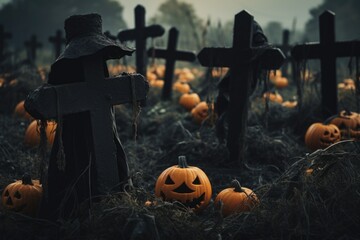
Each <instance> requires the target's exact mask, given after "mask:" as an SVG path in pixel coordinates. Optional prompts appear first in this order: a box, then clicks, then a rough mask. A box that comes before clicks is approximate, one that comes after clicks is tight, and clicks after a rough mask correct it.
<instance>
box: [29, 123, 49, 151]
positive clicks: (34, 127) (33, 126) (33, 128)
mask: <svg viewBox="0 0 360 240" xmlns="http://www.w3.org/2000/svg"><path fill="white" fill-rule="evenodd" d="M55 132H56V122H54V121H47V126H46V137H47V143H48V146H52V144H53V142H54V138H55ZM24 144H25V146H27V147H30V148H33V147H37V146H39V144H40V129H38V124H37V121H36V120H34V121H32V122H31V123H30V125H29V126H28V128H27V129H26V132H25V138H24Z"/></svg>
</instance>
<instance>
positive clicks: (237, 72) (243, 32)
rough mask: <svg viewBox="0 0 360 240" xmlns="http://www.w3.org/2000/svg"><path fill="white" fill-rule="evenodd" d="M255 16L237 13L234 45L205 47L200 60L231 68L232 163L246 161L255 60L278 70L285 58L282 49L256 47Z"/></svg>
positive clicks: (229, 128) (268, 67) (230, 126)
mask: <svg viewBox="0 0 360 240" xmlns="http://www.w3.org/2000/svg"><path fill="white" fill-rule="evenodd" d="M252 37H253V16H252V15H250V14H249V13H248V12H247V11H245V10H244V11H241V12H240V13H238V14H236V15H235V24H234V35H233V45H232V48H203V49H202V50H201V51H200V53H199V54H198V59H199V61H200V63H201V64H202V65H203V66H210V67H228V68H229V70H230V72H231V74H230V84H229V97H230V103H229V107H228V123H229V125H228V136H227V147H228V150H229V153H230V156H229V157H230V158H229V161H230V162H237V163H239V165H240V166H242V165H243V163H244V156H245V153H244V146H245V133H246V125H247V123H246V121H247V116H248V105H249V96H250V86H251V82H252V81H253V67H254V66H253V63H252V62H253V61H254V60H259V61H260V66H261V67H262V68H263V69H278V68H280V67H281V64H282V63H283V62H284V60H285V56H284V54H283V53H282V52H281V50H280V49H277V48H271V47H266V48H264V47H253V46H252Z"/></svg>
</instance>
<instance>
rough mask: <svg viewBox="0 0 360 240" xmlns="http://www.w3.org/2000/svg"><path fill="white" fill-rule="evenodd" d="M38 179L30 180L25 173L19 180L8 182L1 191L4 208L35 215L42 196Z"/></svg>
mask: <svg viewBox="0 0 360 240" xmlns="http://www.w3.org/2000/svg"><path fill="white" fill-rule="evenodd" d="M42 192H43V190H42V186H41V184H40V182H39V180H31V177H30V175H28V174H25V175H24V176H23V177H22V179H21V180H17V181H16V182H14V183H11V184H9V185H8V186H7V187H6V188H5V189H4V191H3V193H2V197H1V200H2V205H3V207H4V208H5V209H7V210H10V211H15V212H19V213H23V214H26V215H29V216H32V217H35V216H36V214H37V212H38V209H39V206H40V200H41V197H42Z"/></svg>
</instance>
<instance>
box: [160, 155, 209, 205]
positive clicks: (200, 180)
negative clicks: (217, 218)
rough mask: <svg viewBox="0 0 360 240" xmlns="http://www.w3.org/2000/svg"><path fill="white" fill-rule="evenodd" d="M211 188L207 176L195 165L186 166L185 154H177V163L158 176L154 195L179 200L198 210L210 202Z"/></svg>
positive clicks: (166, 199) (169, 199) (167, 199)
mask: <svg viewBox="0 0 360 240" xmlns="http://www.w3.org/2000/svg"><path fill="white" fill-rule="evenodd" d="M211 194H212V188H211V184H210V181H209V178H208V177H207V176H206V174H205V173H204V172H203V171H202V170H201V169H200V168H197V167H194V166H188V165H187V163H186V158H185V156H179V164H178V165H174V166H172V167H169V168H167V169H165V170H164V171H163V172H162V173H161V174H160V176H159V177H158V179H157V181H156V185H155V195H156V196H158V197H161V198H162V199H163V200H165V201H179V202H181V203H183V204H184V205H186V206H187V207H189V208H191V209H193V210H195V211H199V210H202V209H204V208H205V207H206V206H207V205H208V204H209V202H210V199H211Z"/></svg>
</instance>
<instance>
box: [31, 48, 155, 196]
mask: <svg viewBox="0 0 360 240" xmlns="http://www.w3.org/2000/svg"><path fill="white" fill-rule="evenodd" d="M102 61H103V59H102V57H101V56H99V55H92V56H89V57H86V58H84V59H83V66H84V74H85V81H84V82H77V83H70V84H62V85H56V86H46V85H45V87H44V88H43V89H42V90H39V89H38V90H35V91H37V92H38V93H37V94H36V96H37V97H36V98H33V99H31V98H30V99H29V98H28V99H27V100H26V101H29V104H26V105H29V106H32V109H35V110H36V112H38V113H39V114H38V116H34V117H36V118H39V119H54V118H55V119H56V118H57V117H58V113H61V115H66V114H71V113H79V112H84V111H89V112H90V116H91V117H90V118H91V127H92V142H93V149H94V160H95V166H96V175H97V181H96V182H95V183H94V184H95V185H94V186H95V189H96V190H99V192H101V193H103V192H104V191H105V192H108V191H110V190H111V189H112V188H114V187H115V186H116V185H117V184H119V176H118V167H117V160H116V145H115V142H114V140H113V139H114V135H113V134H114V133H113V120H112V116H111V107H112V106H113V105H117V104H123V103H129V102H134V101H137V102H138V101H145V99H146V95H147V91H148V85H147V82H146V81H145V78H144V77H143V76H142V75H140V74H134V75H123V76H118V77H113V78H105V77H104V71H103V62H102ZM33 95H35V94H33ZM29 96H31V95H29ZM60 117H61V116H60Z"/></svg>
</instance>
